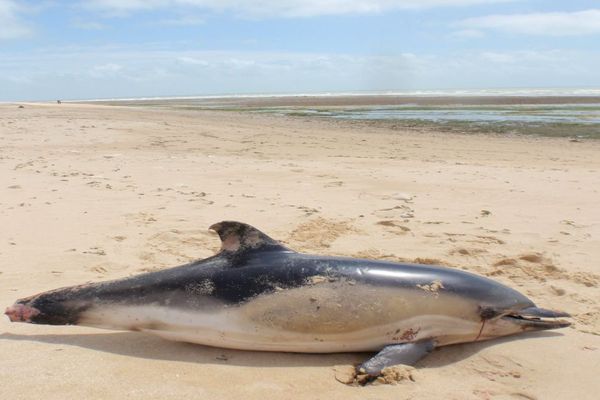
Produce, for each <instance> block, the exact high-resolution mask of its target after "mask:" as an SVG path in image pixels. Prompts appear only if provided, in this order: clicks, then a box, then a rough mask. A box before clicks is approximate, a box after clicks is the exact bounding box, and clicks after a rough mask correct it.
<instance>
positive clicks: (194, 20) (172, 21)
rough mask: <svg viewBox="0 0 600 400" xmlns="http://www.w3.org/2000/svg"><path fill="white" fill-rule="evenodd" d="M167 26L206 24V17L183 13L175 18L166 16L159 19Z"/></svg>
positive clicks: (160, 22)
mask: <svg viewBox="0 0 600 400" xmlns="http://www.w3.org/2000/svg"><path fill="white" fill-rule="evenodd" d="M158 23H159V24H160V25H165V26H195V25H202V24H204V19H203V18H200V17H195V16H193V15H183V16H178V17H175V18H166V19H162V20H160V21H158Z"/></svg>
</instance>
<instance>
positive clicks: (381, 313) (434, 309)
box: [5, 221, 570, 376]
mask: <svg viewBox="0 0 600 400" xmlns="http://www.w3.org/2000/svg"><path fill="white" fill-rule="evenodd" d="M211 229H213V230H214V231H216V232H217V233H218V234H219V236H220V238H221V241H222V248H221V251H220V252H219V253H218V254H216V255H215V256H213V257H209V258H207V259H204V260H198V261H194V262H192V263H189V264H186V265H182V266H179V267H175V268H171V269H166V270H162V271H158V272H151V273H147V274H142V275H138V276H133V277H130V278H124V279H120V280H114V281H108V282H99V283H93V284H85V285H80V286H72V287H67V288H62V289H57V290H52V291H49V292H44V293H40V294H37V295H35V296H31V297H28V298H24V299H20V300H18V301H17V302H16V303H15V304H14V305H12V306H10V307H8V308H7V309H6V312H5V314H6V315H7V316H8V317H9V318H10V320H11V321H14V322H28V323H33V324H50V325H85V326H93V327H98V328H108V329H124V330H132V331H144V332H149V333H153V334H156V335H158V336H161V337H163V338H166V339H171V340H179V341H185V342H192V343H200V344H204V345H209V346H218V347H226V348H233V349H243V350H262V351H286V352H302V353H333V352H356V351H378V352H379V353H378V354H377V355H375V356H374V357H373V358H371V359H369V360H367V361H366V362H364V363H363V364H362V365H360V366H359V367H357V370H358V371H359V372H360V373H362V374H367V375H370V376H377V375H378V374H379V373H380V372H381V370H382V369H383V368H385V367H387V366H391V365H395V364H413V363H415V362H417V361H418V360H420V359H421V358H422V357H424V356H425V355H427V354H428V353H430V352H431V351H432V350H433V349H434V348H435V347H439V346H444V345H448V344H453V343H462V342H473V341H480V340H487V339H492V338H496V337H500V336H506V335H511V334H515V333H520V332H524V331H537V330H545V329H556V328H563V327H566V326H569V325H570V324H569V322H567V321H564V320H561V319H559V318H562V317H569V315H568V314H566V313H563V312H557V311H550V310H545V309H542V308H538V307H536V305H535V304H534V303H533V302H532V301H531V300H530V299H528V298H527V297H525V296H524V295H522V294H521V293H519V292H517V291H515V290H513V289H511V288H509V287H507V286H504V285H502V284H500V283H497V282H495V281H492V280H490V279H487V278H484V277H481V276H478V275H474V274H471V273H468V272H464V271H460V270H455V269H451V268H444V267H438V266H431V265H420V264H399V263H391V262H385V261H375V260H363V259H356V258H343V257H328V256H319V255H310V254H302V253H297V252H295V251H293V250H290V249H289V248H287V247H284V246H283V245H281V244H280V243H278V242H277V241H275V240H273V239H272V238H270V237H268V236H267V235H265V234H264V233H262V232H260V231H259V230H257V229H256V228H254V227H252V226H250V225H247V224H243V223H240V222H233V221H223V222H220V223H217V224H215V225H213V226H211Z"/></svg>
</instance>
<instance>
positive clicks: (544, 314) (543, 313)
mask: <svg viewBox="0 0 600 400" xmlns="http://www.w3.org/2000/svg"><path fill="white" fill-rule="evenodd" d="M570 317H571V315H569V314H567V313H565V312H561V311H553V310H546V309H543V308H538V307H529V308H525V309H522V310H519V311H518V312H516V313H511V314H508V315H504V316H503V317H502V319H503V320H505V321H507V322H511V323H513V324H517V325H519V326H520V327H521V329H522V330H524V331H532V330H533V331H538V330H545V329H558V328H566V327H567V326H570V325H571V323H570V322H569V321H565V320H562V319H558V318H570Z"/></svg>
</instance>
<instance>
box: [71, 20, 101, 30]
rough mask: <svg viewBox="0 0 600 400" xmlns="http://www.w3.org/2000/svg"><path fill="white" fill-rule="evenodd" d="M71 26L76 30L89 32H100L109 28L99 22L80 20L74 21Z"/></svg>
mask: <svg viewBox="0 0 600 400" xmlns="http://www.w3.org/2000/svg"><path fill="white" fill-rule="evenodd" d="M71 26H72V27H74V28H78V29H84V30H88V31H99V30H103V29H106V28H107V26H106V25H104V24H103V23H100V22H97V21H85V20H82V19H79V18H76V19H74V20H72V21H71Z"/></svg>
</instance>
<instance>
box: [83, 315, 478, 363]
mask: <svg viewBox="0 0 600 400" xmlns="http://www.w3.org/2000/svg"><path fill="white" fill-rule="evenodd" d="M342 317H343V316H342ZM81 323H82V325H88V326H96V327H101V328H110V329H115V328H116V329H129V330H136V331H143V332H148V333H151V334H154V335H158V336H160V337H162V338H164V339H168V340H175V341H182V342H189V343H198V344H203V345H208V346H215V347H223V348H231V349H240V350H258V351H282V352H299V353H334V352H355V351H376V350H379V349H381V348H382V347H383V346H385V345H389V344H394V343H405V342H413V341H416V340H419V339H425V338H436V339H437V340H438V345H445V344H450V343H458V342H464V341H471V340H474V339H475V338H476V337H477V334H478V332H479V329H480V327H481V324H480V323H477V322H474V321H469V320H465V319H460V318H456V317H449V316H445V315H436V314H426V315H418V316H411V317H409V318H405V319H398V320H396V321H393V322H384V321H382V323H381V324H370V325H369V326H368V327H362V328H360V329H350V330H347V331H344V330H339V329H338V330H331V329H329V330H328V329H322V328H323V327H316V326H315V329H314V330H298V329H296V330H290V329H287V328H286V327H284V326H278V325H270V326H268V325H266V324H264V321H263V320H261V319H258V320H257V319H256V318H252V317H249V314H248V312H247V310H244V308H243V307H228V308H224V309H222V310H221V311H219V312H211V313H208V312H198V311H192V310H176V309H172V308H167V307H158V306H118V307H115V306H113V307H111V308H110V309H104V308H97V309H92V310H90V311H89V312H87V313H86V314H85V316H84V318H83V319H82V321H81ZM292 326H293V324H292ZM320 328H321V329H320Z"/></svg>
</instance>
